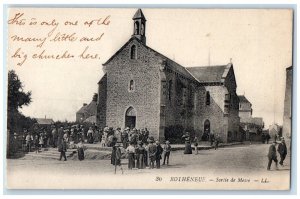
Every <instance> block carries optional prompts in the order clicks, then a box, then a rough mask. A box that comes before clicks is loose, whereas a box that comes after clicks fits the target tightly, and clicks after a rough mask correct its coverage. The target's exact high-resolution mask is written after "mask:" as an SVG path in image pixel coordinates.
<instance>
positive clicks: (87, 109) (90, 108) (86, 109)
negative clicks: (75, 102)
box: [77, 101, 97, 115]
mask: <svg viewBox="0 0 300 199" xmlns="http://www.w3.org/2000/svg"><path fill="white" fill-rule="evenodd" d="M96 110H97V105H96V102H95V101H91V103H89V104H88V105H86V106H83V107H81V108H80V109H79V111H77V113H84V114H86V113H87V114H89V115H96Z"/></svg>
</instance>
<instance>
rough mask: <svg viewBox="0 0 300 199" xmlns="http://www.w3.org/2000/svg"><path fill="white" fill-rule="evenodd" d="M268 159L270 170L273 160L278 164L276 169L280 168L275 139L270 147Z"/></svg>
mask: <svg viewBox="0 0 300 199" xmlns="http://www.w3.org/2000/svg"><path fill="white" fill-rule="evenodd" d="M268 159H269V162H268V167H267V169H268V170H270V169H271V164H272V161H274V162H275V164H276V169H278V166H277V165H278V160H277V155H276V142H275V141H274V142H273V143H272V144H271V146H270V147H269V153H268Z"/></svg>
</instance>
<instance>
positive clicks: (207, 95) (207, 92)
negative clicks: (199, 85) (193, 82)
mask: <svg viewBox="0 0 300 199" xmlns="http://www.w3.org/2000/svg"><path fill="white" fill-rule="evenodd" d="M206 105H210V94H209V91H206Z"/></svg>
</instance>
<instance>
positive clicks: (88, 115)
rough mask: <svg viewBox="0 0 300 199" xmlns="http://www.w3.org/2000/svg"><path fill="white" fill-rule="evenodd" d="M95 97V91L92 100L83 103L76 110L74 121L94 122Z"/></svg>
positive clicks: (95, 111)
mask: <svg viewBox="0 0 300 199" xmlns="http://www.w3.org/2000/svg"><path fill="white" fill-rule="evenodd" d="M97 98H98V94H97V93H95V94H94V96H93V99H92V101H91V102H90V103H89V104H86V103H84V104H83V106H82V107H81V108H80V109H79V110H78V111H77V112H76V122H80V123H81V122H89V123H95V122H96V120H95V119H94V118H95V117H96V113H97ZM93 121H94V122H93Z"/></svg>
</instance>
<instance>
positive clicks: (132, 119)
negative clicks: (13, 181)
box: [125, 107, 136, 128]
mask: <svg viewBox="0 0 300 199" xmlns="http://www.w3.org/2000/svg"><path fill="white" fill-rule="evenodd" d="M135 124H136V111H135V109H134V108H133V107H129V108H128V109H127V110H126V113H125V127H129V128H135Z"/></svg>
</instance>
